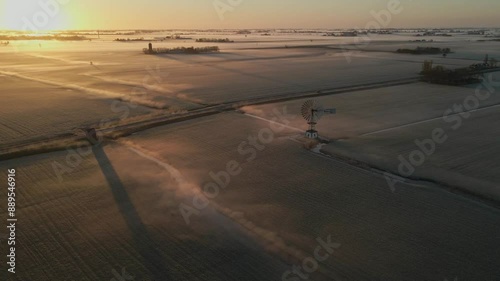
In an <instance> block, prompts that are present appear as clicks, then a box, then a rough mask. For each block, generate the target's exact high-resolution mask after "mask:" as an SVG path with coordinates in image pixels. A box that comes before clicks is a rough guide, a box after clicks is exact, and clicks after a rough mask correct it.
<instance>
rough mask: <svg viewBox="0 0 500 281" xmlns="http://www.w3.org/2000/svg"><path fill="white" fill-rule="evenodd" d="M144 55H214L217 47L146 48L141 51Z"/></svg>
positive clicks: (217, 50)
mask: <svg viewBox="0 0 500 281" xmlns="http://www.w3.org/2000/svg"><path fill="white" fill-rule="evenodd" d="M142 50H143V52H144V53H145V54H200V53H214V52H219V51H220V49H219V47H217V46H209V47H197V48H195V47H187V48H186V47H177V48H152V49H151V50H150V49H148V48H144V49H142Z"/></svg>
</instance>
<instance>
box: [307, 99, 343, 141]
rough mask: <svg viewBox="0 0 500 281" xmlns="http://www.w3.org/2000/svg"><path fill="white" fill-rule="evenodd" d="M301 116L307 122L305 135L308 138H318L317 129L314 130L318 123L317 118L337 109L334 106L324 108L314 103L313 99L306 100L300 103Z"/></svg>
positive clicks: (335, 111) (333, 112)
mask: <svg viewBox="0 0 500 281" xmlns="http://www.w3.org/2000/svg"><path fill="white" fill-rule="evenodd" d="M301 111H302V117H304V119H305V120H306V121H307V124H309V130H307V131H306V137H308V138H310V139H316V138H318V131H316V124H318V121H319V119H321V117H323V115H325V114H335V113H337V110H336V109H335V108H330V109H324V108H323V107H321V106H320V105H318V104H317V103H316V101H314V100H308V101H306V102H305V103H304V104H303V105H302V110H301Z"/></svg>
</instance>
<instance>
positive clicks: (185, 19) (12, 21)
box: [0, 0, 500, 31]
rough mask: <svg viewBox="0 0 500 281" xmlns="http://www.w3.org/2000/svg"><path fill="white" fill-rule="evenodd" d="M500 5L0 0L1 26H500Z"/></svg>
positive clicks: (421, 0)
mask: <svg viewBox="0 0 500 281" xmlns="http://www.w3.org/2000/svg"><path fill="white" fill-rule="evenodd" d="M398 3H399V4H398ZM391 5H392V6H391ZM388 7H392V9H390V8H388ZM499 11H500V1H499V0H307V1H306V0H84V1H81V0H0V14H1V18H0V29H16V30H37V31H38V30H39V31H44V30H53V29H56V30H57V29H210V28H225V29H243V28H331V29H334V28H364V27H367V26H370V24H371V25H373V23H374V22H375V23H378V25H379V27H394V28H411V27H500V17H499V16H498V12H499Z"/></svg>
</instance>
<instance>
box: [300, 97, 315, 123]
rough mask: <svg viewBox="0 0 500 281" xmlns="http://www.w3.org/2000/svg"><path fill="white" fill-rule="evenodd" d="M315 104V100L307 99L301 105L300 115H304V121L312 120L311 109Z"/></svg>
mask: <svg viewBox="0 0 500 281" xmlns="http://www.w3.org/2000/svg"><path fill="white" fill-rule="evenodd" d="M315 106H316V102H315V101H314V100H308V101H306V102H305V103H304V104H303V105H302V108H301V113H302V117H304V119H305V120H306V121H312V119H313V109H314V108H315Z"/></svg>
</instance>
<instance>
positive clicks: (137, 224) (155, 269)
mask: <svg viewBox="0 0 500 281" xmlns="http://www.w3.org/2000/svg"><path fill="white" fill-rule="evenodd" d="M82 130H83V132H84V133H85V136H86V137H87V139H88V141H89V142H90V143H91V144H92V152H93V153H94V156H95V159H96V160H97V163H98V164H99V167H100V168H101V171H102V174H103V175H104V177H105V179H106V181H107V183H108V185H109V187H110V189H111V193H112V194H113V197H114V200H115V202H116V204H117V207H118V209H119V211H120V213H121V215H122V217H123V219H124V220H125V222H126V224H127V226H128V228H129V230H130V232H131V233H132V238H133V240H134V242H135V249H136V250H137V252H138V253H139V254H140V255H141V257H142V260H143V262H144V266H145V267H146V268H147V269H148V271H149V272H150V274H151V277H153V280H171V276H170V275H171V273H170V272H169V269H168V268H167V267H166V266H165V263H164V261H165V258H164V256H163V254H162V253H161V252H160V251H159V250H158V249H157V248H156V246H155V245H156V243H155V241H154V240H153V238H152V237H151V235H150V234H149V231H148V229H147V227H146V226H145V225H144V223H143V222H142V219H141V217H140V215H139V213H138V212H137V210H136V208H135V206H134V204H133V203H132V200H131V199H130V196H129V195H128V193H127V190H126V188H125V186H124V185H123V183H122V181H121V179H120V177H119V176H118V173H117V172H116V171H115V169H114V167H113V165H112V163H111V161H110V160H109V158H108V156H107V155H106V153H105V152H104V149H103V138H102V136H100V134H99V133H98V132H97V131H96V130H95V129H94V128H86V129H82Z"/></svg>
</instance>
